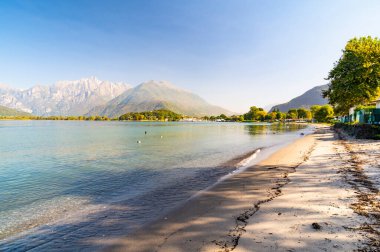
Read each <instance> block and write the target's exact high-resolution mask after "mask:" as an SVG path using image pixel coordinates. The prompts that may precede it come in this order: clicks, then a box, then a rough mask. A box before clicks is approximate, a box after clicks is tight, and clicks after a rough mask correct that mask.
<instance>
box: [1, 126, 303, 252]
mask: <svg viewBox="0 0 380 252" xmlns="http://www.w3.org/2000/svg"><path fill="white" fill-rule="evenodd" d="M305 127H306V126H304V125H278V124H273V125H268V124H248V123H181V122H171V123H170V122H167V123H164V122H87V121H0V251H1V250H11V249H12V250H19V251H24V250H29V249H34V250H36V251H41V250H51V248H60V250H71V249H72V248H73V246H75V247H76V248H82V249H84V250H86V249H87V250H92V249H94V248H95V247H94V246H93V245H92V243H91V238H98V237H103V238H104V237H111V238H112V237H118V236H120V235H125V234H127V233H128V232H130V231H131V230H134V229H136V228H137V227H139V226H141V225H143V224H144V223H147V222H149V221H152V220H154V219H157V218H158V217H160V216H161V215H162V214H163V213H165V212H166V211H168V210H170V209H171V208H173V207H175V206H176V205H178V204H180V203H181V202H183V201H184V200H186V199H188V198H189V197H191V196H192V195H193V194H194V193H196V192H197V191H199V190H202V189H204V188H206V187H208V186H210V185H212V184H213V183H215V182H216V181H218V179H220V178H221V177H222V176H224V175H226V174H229V173H230V172H232V171H234V170H235V169H236V168H237V167H236V166H234V165H232V164H231V162H229V163H228V161H230V160H232V159H234V158H236V157H237V156H240V155H243V154H246V153H248V152H252V151H253V150H255V149H257V148H267V149H268V148H269V147H273V146H278V145H280V144H283V143H285V142H289V141H291V140H293V139H296V138H299V137H300V132H301V131H303V132H305ZM145 132H147V133H146V134H145Z"/></svg>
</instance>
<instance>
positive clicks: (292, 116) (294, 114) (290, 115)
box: [286, 109, 298, 119]
mask: <svg viewBox="0 0 380 252" xmlns="http://www.w3.org/2000/svg"><path fill="white" fill-rule="evenodd" d="M286 118H287V119H297V118H298V113H297V109H289V111H288V113H287V114H286Z"/></svg>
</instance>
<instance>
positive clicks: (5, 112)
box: [0, 106, 32, 116]
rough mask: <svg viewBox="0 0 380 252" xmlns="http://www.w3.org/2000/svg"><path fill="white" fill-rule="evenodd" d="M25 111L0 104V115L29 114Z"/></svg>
mask: <svg viewBox="0 0 380 252" xmlns="http://www.w3.org/2000/svg"><path fill="white" fill-rule="evenodd" d="M31 115H32V114H29V113H27V112H23V111H19V110H16V109H11V108H7V107H4V106H0V116H31Z"/></svg>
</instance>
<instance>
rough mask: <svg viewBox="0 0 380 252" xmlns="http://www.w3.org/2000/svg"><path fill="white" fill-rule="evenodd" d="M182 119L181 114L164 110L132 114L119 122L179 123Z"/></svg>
mask: <svg viewBox="0 0 380 252" xmlns="http://www.w3.org/2000/svg"><path fill="white" fill-rule="evenodd" d="M180 119H182V116H181V115H180V114H177V113H174V112H172V111H170V110H164V109H160V110H154V111H144V112H130V113H126V114H124V115H121V116H120V117H119V120H121V121H124V120H132V121H142V120H149V121H179V120H180Z"/></svg>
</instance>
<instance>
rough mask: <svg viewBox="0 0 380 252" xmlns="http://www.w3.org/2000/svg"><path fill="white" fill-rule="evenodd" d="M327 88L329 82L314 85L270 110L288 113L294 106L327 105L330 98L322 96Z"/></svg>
mask: <svg viewBox="0 0 380 252" xmlns="http://www.w3.org/2000/svg"><path fill="white" fill-rule="evenodd" d="M326 89H328V84H326V85H321V86H316V87H313V88H312V89H309V90H308V91H306V92H305V93H303V94H302V95H300V96H297V97H295V98H293V99H291V100H290V101H288V102H286V103H282V104H278V105H275V106H273V107H272V108H271V110H270V111H273V110H274V109H278V110H280V111H281V112H285V113H286V112H288V110H289V109H292V108H306V109H309V108H310V106H312V105H325V104H327V103H328V100H327V99H326V98H323V97H322V91H323V90H326Z"/></svg>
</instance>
